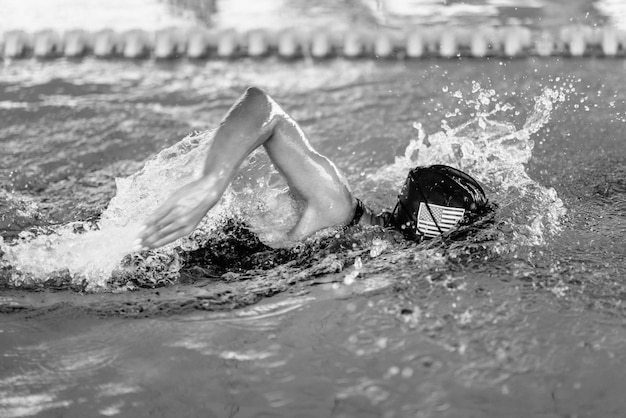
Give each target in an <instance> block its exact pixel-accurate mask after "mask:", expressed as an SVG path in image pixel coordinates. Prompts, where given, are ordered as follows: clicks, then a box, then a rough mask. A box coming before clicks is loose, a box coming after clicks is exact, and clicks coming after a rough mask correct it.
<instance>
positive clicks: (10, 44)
mask: <svg viewBox="0 0 626 418" xmlns="http://www.w3.org/2000/svg"><path fill="white" fill-rule="evenodd" d="M88 55H91V56H95V57H97V58H128V59H147V58H155V59H164V60H165V59H176V58H189V59H212V58H217V59H234V58H240V57H251V58H263V57H269V56H278V57H280V58H283V59H299V58H304V57H311V58H314V59H328V58H333V57H344V58H349V59H357V58H377V59H418V58H431V57H432V58H456V57H474V58H488V57H507V58H515V57H530V56H539V57H549V56H571V57H590V56H595V57H623V56H626V31H623V30H618V29H616V28H613V27H611V26H603V27H589V26H580V25H572V26H565V27H561V28H557V29H556V30H536V29H535V30H533V29H530V28H528V27H525V26H518V25H513V26H501V27H494V26H479V27H474V28H469V27H460V26H458V27H457V26H428V27H417V28H411V29H407V30H404V31H392V30H384V29H377V30H374V31H372V30H369V31H368V30H365V29H363V28H356V29H351V30H346V31H336V30H328V29H319V30H308V31H303V30H298V29H283V30H279V31H273V30H265V29H254V30H250V31H247V32H238V31H236V30H234V29H222V30H214V29H207V28H194V29H177V28H169V29H161V30H158V31H155V32H148V31H144V30H140V29H133V30H128V31H124V32H115V31H112V30H110V29H105V30H100V31H95V32H89V31H86V30H70V31H66V32H58V31H54V30H50V29H46V30H40V31H37V32H33V33H28V32H25V31H22V30H11V31H6V32H0V58H3V59H5V60H6V59H20V58H29V57H35V58H39V59H52V58H61V57H65V58H74V59H76V58H80V57H84V56H88Z"/></svg>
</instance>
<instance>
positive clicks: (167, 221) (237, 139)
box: [141, 87, 356, 248]
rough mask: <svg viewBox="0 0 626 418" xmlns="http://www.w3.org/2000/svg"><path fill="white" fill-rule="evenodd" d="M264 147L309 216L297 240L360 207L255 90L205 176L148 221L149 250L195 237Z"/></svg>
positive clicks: (215, 149)
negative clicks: (245, 163) (245, 166)
mask: <svg viewBox="0 0 626 418" xmlns="http://www.w3.org/2000/svg"><path fill="white" fill-rule="evenodd" d="M261 145H263V146H264V147H265V149H266V150H267V153H268V155H269V157H270V159H271V160H272V162H273V163H274V165H275V166H276V168H277V169H278V171H279V172H281V173H282V174H283V175H284V177H285V179H286V181H287V184H288V185H289V188H290V190H291V191H292V193H293V195H294V196H295V197H296V198H297V199H299V200H301V201H302V202H304V212H303V213H302V215H301V217H300V219H299V220H298V222H297V224H296V225H295V226H294V227H293V229H292V230H291V231H290V237H291V238H292V239H295V240H299V239H302V238H305V237H307V236H309V235H311V234H313V233H314V232H316V231H318V230H320V229H323V228H326V227H330V226H336V225H346V224H348V223H349V222H350V220H351V219H352V215H353V213H354V208H355V206H356V202H355V200H354V198H353V197H352V193H351V192H350V188H349V187H348V184H347V182H346V180H345V178H344V177H343V175H342V174H341V173H340V172H339V170H338V169H337V167H335V165H334V164H333V163H332V162H331V161H330V160H329V159H328V158H326V157H325V156H323V155H321V154H319V153H318V152H317V151H315V149H313V147H312V146H311V144H310V143H309V141H308V139H307V137H306V135H305V134H304V132H303V131H302V129H301V128H300V126H299V125H298V123H297V122H296V121H294V120H293V119H292V118H291V117H290V116H289V115H288V114H287V113H286V112H285V111H284V110H283V109H282V108H281V107H280V106H279V105H278V103H276V102H275V101H274V99H272V98H271V97H270V96H269V95H268V94H267V93H265V92H264V91H263V90H261V89H259V88H256V87H250V88H249V89H247V90H246V92H245V93H244V94H243V95H242V96H241V97H240V98H239V100H237V102H236V103H235V104H234V105H233V106H232V107H231V109H230V111H229V112H228V114H227V115H226V117H225V118H224V119H223V120H222V122H221V124H220V126H219V128H218V129H217V131H216V132H215V136H214V138H213V141H212V142H211V145H210V147H209V150H208V152H207V156H206V160H205V165H204V173H203V176H202V177H201V178H200V179H198V180H195V181H193V182H192V183H190V184H188V185H185V186H183V187H181V189H179V190H178V191H177V192H175V193H174V194H173V195H172V196H170V198H168V200H167V201H166V202H165V203H163V205H161V206H160V207H159V208H158V209H157V210H156V211H155V213H154V214H152V216H150V218H149V219H148V220H147V221H146V225H145V229H144V232H143V233H142V234H141V239H142V243H143V245H144V246H147V247H151V248H154V247H158V246H161V245H165V244H167V243H169V242H172V241H174V240H176V239H177V238H180V237H182V236H184V235H186V234H188V233H189V232H191V231H192V230H193V229H195V227H196V226H197V225H198V224H199V223H200V221H201V220H202V218H203V217H204V215H205V214H206V213H207V212H208V211H209V210H210V209H211V208H212V207H213V206H214V205H215V204H216V203H217V202H218V200H219V199H220V198H221V196H222V194H223V193H224V191H225V190H226V187H228V184H230V181H231V180H232V178H233V177H234V176H235V174H236V172H237V170H238V169H239V166H240V165H241V163H242V162H243V160H244V159H245V158H246V157H247V156H248V155H249V154H250V153H251V152H252V151H253V150H254V149H256V148H257V147H259V146H261Z"/></svg>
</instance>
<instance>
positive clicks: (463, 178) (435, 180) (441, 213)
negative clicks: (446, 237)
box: [388, 165, 487, 240]
mask: <svg viewBox="0 0 626 418" xmlns="http://www.w3.org/2000/svg"><path fill="white" fill-rule="evenodd" d="M486 207H487V197H486V196H485V192H484V191H483V189H482V187H481V186H480V185H479V184H478V182H477V181H476V180H474V179H473V178H472V177H470V176H469V175H467V174H465V173H464V172H462V171H460V170H457V169H455V168H452V167H448V166H445V165H433V166H430V167H416V168H414V169H413V170H411V171H410V172H409V175H408V177H407V179H406V181H405V183H404V186H403V187H402V190H401V192H400V195H399V196H398V202H397V203H396V206H395V208H394V210H393V212H392V214H391V216H390V218H389V221H388V224H389V226H393V227H394V228H395V229H397V230H399V231H400V232H402V234H404V236H405V237H407V238H410V239H414V240H422V239H425V238H432V237H435V236H438V235H441V234H443V233H445V232H447V231H449V230H451V229H452V228H454V227H455V226H456V225H457V224H458V223H459V222H466V221H471V220H472V218H474V217H476V216H478V215H480V214H482V213H483V212H484V211H485V209H486Z"/></svg>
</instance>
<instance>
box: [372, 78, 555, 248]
mask: <svg viewBox="0 0 626 418" xmlns="http://www.w3.org/2000/svg"><path fill="white" fill-rule="evenodd" d="M566 93H567V91H565V90H563V89H551V88H546V89H544V91H543V92H542V94H541V95H540V96H538V97H536V98H535V103H534V107H533V109H532V111H531V112H530V113H529V115H528V118H527V120H526V122H525V123H524V125H523V126H522V128H521V129H517V128H516V127H515V126H514V125H513V124H511V123H508V122H502V121H496V120H492V119H491V118H490V117H491V116H492V115H495V114H498V113H502V112H506V111H508V110H512V109H513V107H512V106H510V105H507V104H500V103H498V102H497V99H496V98H495V91H493V90H484V89H482V88H481V87H480V85H479V84H478V83H476V82H474V83H473V88H472V94H474V95H475V98H472V99H468V100H466V102H465V103H466V104H467V105H468V106H471V107H473V108H474V110H475V114H474V116H473V117H472V119H470V120H469V121H467V122H466V123H464V124H462V125H460V126H458V127H456V128H450V127H449V126H448V125H447V123H446V121H444V123H442V125H443V128H444V130H443V131H442V132H437V133H435V134H433V135H430V136H428V135H426V133H425V132H424V130H423V129H422V125H421V124H420V123H415V124H414V127H415V128H416V129H417V131H418V137H417V138H416V139H414V140H412V141H411V142H410V144H409V145H408V146H407V147H406V149H405V152H404V155H403V156H399V157H396V160H395V162H394V163H393V164H391V165H389V166H386V167H383V168H382V169H380V170H378V171H376V172H374V173H371V174H370V175H369V176H368V180H370V181H371V182H373V183H374V184H379V187H381V188H387V189H390V190H399V188H400V186H401V184H402V182H403V181H404V180H405V178H406V173H407V172H408V171H409V170H411V169H412V168H414V167H416V166H420V165H421V166H423V165H431V164H446V165H450V166H453V167H458V168H460V169H461V170H463V171H466V172H468V173H470V174H471V175H472V176H474V177H475V178H476V179H477V180H479V181H480V182H481V184H482V185H483V186H485V188H486V191H487V193H488V196H489V197H490V200H492V201H494V202H496V203H497V204H498V205H499V207H500V216H499V218H500V222H501V223H502V224H504V225H505V228H504V229H506V230H511V233H512V234H513V240H512V241H511V242H510V243H511V246H510V248H509V249H513V248H516V247H517V246H519V245H541V244H543V243H544V242H545V233H546V232H547V233H549V234H553V233H557V232H558V231H560V218H561V217H562V216H563V215H564V214H565V207H564V206H563V202H562V201H561V199H560V198H559V197H558V196H557V194H556V191H555V190H554V189H553V188H546V187H543V186H542V185H540V184H538V183H537V182H535V181H534V180H533V179H531V178H530V177H529V176H528V174H527V173H526V171H525V164H526V163H528V161H529V160H530V158H531V155H532V149H533V145H534V143H533V141H532V140H531V139H530V138H531V136H532V135H533V134H534V133H536V132H537V131H539V129H541V128H542V127H543V126H544V125H545V124H546V123H547V122H548V121H549V119H550V116H551V113H552V110H553V108H554V105H555V104H557V103H560V102H563V101H564V100H565V95H566ZM453 95H454V96H455V97H457V98H462V94H461V93H460V92H455V93H453Z"/></svg>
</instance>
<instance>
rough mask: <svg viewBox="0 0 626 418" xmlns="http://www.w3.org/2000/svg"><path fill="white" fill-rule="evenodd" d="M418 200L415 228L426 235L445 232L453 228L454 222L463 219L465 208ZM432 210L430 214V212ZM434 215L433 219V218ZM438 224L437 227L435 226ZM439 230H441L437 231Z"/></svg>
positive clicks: (432, 235)
mask: <svg viewBox="0 0 626 418" xmlns="http://www.w3.org/2000/svg"><path fill="white" fill-rule="evenodd" d="M428 206H429V207H430V211H429V210H428V207H426V203H424V202H420V208H419V212H418V213H417V228H418V229H419V230H420V231H422V233H423V234H424V235H425V236H427V237H431V238H432V237H436V236H438V235H441V232H447V231H449V230H451V229H452V228H454V227H455V226H456V224H458V223H459V221H460V220H461V219H463V215H465V209H463V208H451V207H448V206H439V205H433V204H428ZM431 212H432V216H431V214H430V213H431ZM433 216H434V219H433ZM437 225H439V227H437ZM439 230H441V232H439Z"/></svg>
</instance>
